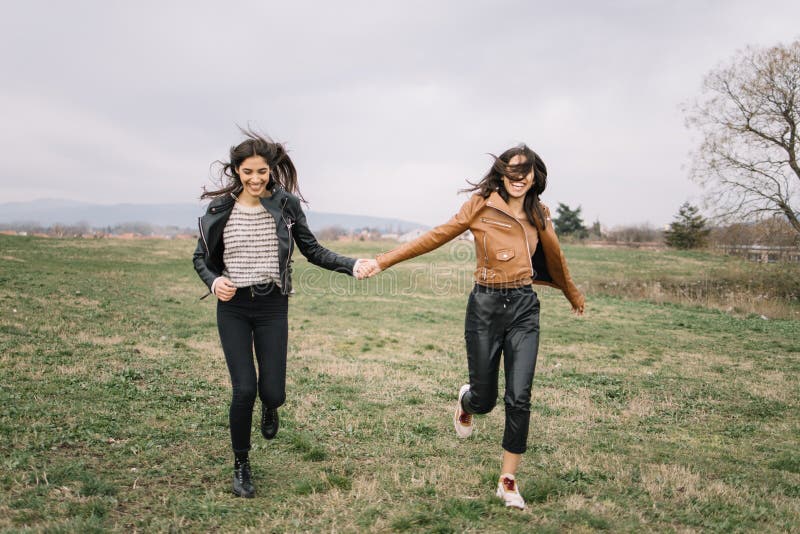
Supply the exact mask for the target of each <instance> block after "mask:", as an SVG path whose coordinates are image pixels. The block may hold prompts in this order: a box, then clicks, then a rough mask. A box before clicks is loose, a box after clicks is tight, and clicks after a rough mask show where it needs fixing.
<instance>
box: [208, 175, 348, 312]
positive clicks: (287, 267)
mask: <svg viewBox="0 0 800 534" xmlns="http://www.w3.org/2000/svg"><path fill="white" fill-rule="evenodd" d="M235 202H236V198H235V197H234V196H233V195H231V196H223V197H218V198H215V199H214V200H212V201H211V203H210V204H209V205H208V208H207V209H206V214H205V215H203V216H202V217H200V218H199V219H198V221H197V224H198V227H199V229H200V238H199V239H198V240H197V248H196V249H195V251H194V256H193V259H194V270H195V271H197V274H198V275H199V276H200V278H201V279H202V280H203V282H205V284H206V286H208V288H209V289H208V293H206V294H205V295H203V296H202V297H201V298H206V297H207V296H208V295H210V294H211V284H212V283H214V280H215V279H216V278H217V277H219V276H221V274H222V271H223V269H224V264H223V262H222V253H223V251H224V249H225V245H224V244H223V242H222V231H223V230H224V229H225V224H226V223H227V222H228V218H229V217H230V215H231V211H232V210H233V205H234V203H235ZM261 205H262V206H264V208H265V209H266V210H267V212H268V213H269V214H270V215H272V216H273V217H274V218H275V227H276V230H277V233H278V260H279V262H280V279H281V292H282V293H283V294H284V295H288V294H289V293H291V292H292V277H291V273H292V266H291V264H292V261H293V260H292V252H293V251H294V243H297V246H298V247H299V248H300V252H302V253H303V256H305V257H306V258H308V261H310V262H311V263H313V264H314V265H318V266H320V267H322V268H324V269H329V270H331V271H337V272H342V273H347V274H349V275H351V276H352V274H353V267H354V266H355V263H356V260H355V259H353V258H348V257H346V256H340V255H339V254H336V253H335V252H333V251H331V250H328V249H327V248H325V247H323V246H322V245H320V244H319V242H317V238H316V237H314V234H312V233H311V230H310V229H309V228H308V222H307V221H306V216H305V214H304V213H303V209H302V208H301V207H300V199H298V198H297V197H296V196H294V195H292V194H291V193H288V192H287V191H286V190H284V189H283V188H281V187H278V186H276V187H273V188H272V196H270V197H267V198H262V199H261ZM290 234H291V235H290Z"/></svg>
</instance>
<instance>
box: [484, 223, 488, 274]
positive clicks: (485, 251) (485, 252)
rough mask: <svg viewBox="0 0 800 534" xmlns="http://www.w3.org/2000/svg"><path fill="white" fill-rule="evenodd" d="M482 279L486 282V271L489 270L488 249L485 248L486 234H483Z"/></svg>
mask: <svg viewBox="0 0 800 534" xmlns="http://www.w3.org/2000/svg"><path fill="white" fill-rule="evenodd" d="M483 260H484V262H483V263H484V265H483V279H484V280H486V269H488V268H489V249H487V248H486V232H484V233H483Z"/></svg>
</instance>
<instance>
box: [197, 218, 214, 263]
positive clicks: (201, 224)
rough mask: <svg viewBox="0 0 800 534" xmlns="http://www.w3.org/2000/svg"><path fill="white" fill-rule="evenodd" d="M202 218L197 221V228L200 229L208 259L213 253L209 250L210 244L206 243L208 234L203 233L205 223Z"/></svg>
mask: <svg viewBox="0 0 800 534" xmlns="http://www.w3.org/2000/svg"><path fill="white" fill-rule="evenodd" d="M200 219H201V218H198V219H197V227H198V228H199V229H200V238H201V239H202V240H203V246H204V247H205V248H206V257H208V256H210V255H211V251H209V250H208V242H207V241H206V234H204V233H203V223H202V222H201V220H200Z"/></svg>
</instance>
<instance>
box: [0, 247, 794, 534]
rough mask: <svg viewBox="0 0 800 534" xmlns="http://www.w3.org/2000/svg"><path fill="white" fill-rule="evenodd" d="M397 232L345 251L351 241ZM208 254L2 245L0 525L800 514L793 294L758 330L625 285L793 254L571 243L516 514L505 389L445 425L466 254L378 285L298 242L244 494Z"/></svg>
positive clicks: (487, 525) (751, 526)
mask: <svg viewBox="0 0 800 534" xmlns="http://www.w3.org/2000/svg"><path fill="white" fill-rule="evenodd" d="M385 246H388V244H381V243H377V244H375V243H333V244H331V247H332V248H334V249H335V250H337V251H339V252H342V253H346V254H349V255H351V256H371V255H373V254H374V253H376V252H379V251H381V250H383V247H385ZM193 248H194V243H191V242H188V241H160V240H143V241H115V240H56V239H37V238H28V237H8V236H0V376H2V380H0V403H2V404H1V405H2V406H3V409H2V410H1V411H0V461H2V469H0V529H4V530H7V531H21V530H25V529H28V528H30V529H32V530H35V531H47V532H105V531H109V530H111V531H133V530H137V531H148V532H151V531H153V532H159V531H171V530H180V531H194V532H207V531H215V530H222V531H232V530H246V529H250V530H253V531H270V532H295V531H334V530H335V531H345V532H352V531H364V530H372V531H398V532H419V531H425V532H461V531H464V530H472V531H492V532H500V531H508V532H513V531H537V532H561V531H591V530H608V531H650V530H655V531H667V532H672V531H700V530H703V531H705V530H708V531H712V532H714V531H720V532H728V531H752V530H763V531H770V532H771V531H792V530H795V529H796V528H797V525H798V524H800V457H798V453H797V451H798V450H800V415H799V414H800V409H799V408H800V402H799V400H798V397H799V396H798V393H800V321H798V320H796V319H790V318H791V317H796V315H795V314H796V313H797V304H796V301H794V300H792V298H791V296H788V297H787V296H784V297H779V296H772V297H770V298H765V299H762V300H763V301H764V303H765V305H766V306H768V307H769V306H772V308H769V309H775V310H781V313H780V314H775V315H774V316H773V315H769V314H767V315H768V316H769V317H770V318H769V320H764V319H762V318H761V317H760V315H761V313H763V310H762V311H761V312H760V313H755V312H754V313H750V311H749V310H748V309H746V308H744V307H743V308H740V309H732V310H731V311H730V312H726V311H725V309H726V306H724V305H723V304H724V303H721V302H719V301H717V300H715V298H716V297H715V298H709V300H708V302H705V301H702V302H701V299H695V298H686V299H683V300H682V298H681V295H680V294H679V293H675V294H674V295H672V296H670V297H669V298H667V297H665V296H664V295H666V294H667V293H665V292H662V294H661V296H659V295H658V294H655V293H651V294H646V292H644V293H643V292H636V291H633V290H632V289H631V288H632V287H635V286H636V284H650V283H652V282H653V281H655V280H661V281H663V280H666V279H673V280H676V281H681V283H683V284H684V285H685V286H687V287H688V286H691V284H692V283H694V281H697V280H702V279H703V278H704V277H706V278H708V277H710V276H711V275H710V274H709V273H718V274H719V273H721V274H720V276H723V275H724V276H727V278H728V279H736V280H744V278H742V276H744V275H742V273H750V274H748V276H752V279H753V280H760V282H759V283H760V284H762V285H764V284H766V285H770V284H771V285H770V287H777V286H778V285H780V284H779V283H778V282H774V283H773V282H769V277H776V276H779V275H780V272H779V271H778V270H776V269H780V268H782V267H774V266H754V265H753V264H746V263H744V262H739V263H737V261H738V260H732V259H730V258H722V257H718V256H711V255H707V254H703V253H677V252H645V251H628V250H597V249H591V248H587V247H579V246H570V247H567V248H566V255H567V258H568V259H569V261H570V266H571V268H572V271H573V275H574V277H575V279H576V281H577V282H578V283H579V284H580V285H581V286H582V287H583V288H584V289H585V290H586V291H587V297H588V300H587V314H586V316H585V317H583V318H580V319H577V318H574V317H573V316H572V315H571V314H570V310H569V306H568V303H567V301H566V300H565V299H564V298H563V296H562V295H561V294H560V293H559V292H557V291H555V290H552V289H549V288H539V289H537V291H538V293H539V296H540V299H541V301H542V315H541V325H542V338H541V347H540V358H539V362H538V365H537V374H536V378H535V380H534V388H533V392H534V398H533V406H532V411H531V433H530V438H529V441H528V443H529V451H528V453H527V454H526V455H525V458H524V461H523V464H522V466H521V468H520V472H519V476H518V480H519V481H520V486H521V489H522V492H523V495H524V496H525V498H526V499H527V501H528V503H529V507H528V509H527V510H525V511H523V512H518V511H514V510H506V509H505V508H504V507H503V506H502V505H501V504H500V503H499V501H497V499H496V498H494V497H493V492H494V486H495V484H496V480H497V476H498V475H499V472H498V470H499V455H500V441H501V438H502V428H503V410H502V403H501V404H499V405H498V408H497V409H495V410H494V411H493V412H492V413H490V414H488V415H487V416H483V417H478V418H477V419H476V432H475V435H474V436H473V437H472V438H471V439H469V440H466V441H460V440H457V439H456V438H455V437H454V435H453V434H454V433H453V431H452V428H451V424H452V423H451V416H452V414H451V410H452V407H453V404H454V401H455V396H456V392H457V389H458V386H459V385H460V384H462V383H463V382H465V381H466V379H467V370H466V361H465V356H464V347H463V320H464V308H465V302H466V295H467V292H468V291H469V287H470V285H471V284H470V276H471V269H472V265H473V260H472V256H471V252H470V250H469V247H468V246H465V245H463V244H455V245H454V246H452V247H445V248H444V249H442V250H440V251H437V252H435V253H433V254H430V255H428V256H425V257H422V258H418V259H416V260H413V261H410V262H407V263H405V264H402V265H399V266H397V267H396V268H393V269H391V270H389V271H388V272H386V273H382V274H381V275H379V276H378V277H376V278H374V279H371V280H369V281H366V282H357V281H355V280H353V279H351V278H347V277H343V276H329V275H328V273H327V272H324V271H321V270H319V269H317V268H316V267H313V266H310V265H309V264H308V263H307V262H306V261H305V260H304V259H302V257H301V256H300V255H299V254H298V255H297V256H296V262H295V273H294V278H295V285H296V289H297V292H296V294H295V295H294V296H293V297H292V298H291V300H290V348H289V364H288V377H287V378H288V399H287V403H286V405H285V406H284V407H283V408H282V409H281V431H280V432H279V434H278V436H277V437H276V439H274V440H273V441H270V442H266V441H264V440H263V439H262V438H261V436H260V433H259V432H258V429H257V428H254V432H253V445H254V447H253V451H252V453H251V459H252V464H253V470H254V477H255V482H256V485H257V491H258V493H257V496H256V498H255V499H253V500H241V499H236V498H235V497H233V496H232V495H231V494H230V489H229V485H230V477H231V464H232V458H231V454H230V451H229V434H228V426H227V407H228V401H229V396H230V391H229V385H228V373H227V370H226V368H225V363H224V359H223V357H222V352H221V350H220V347H219V341H218V337H217V332H216V323H215V316H214V309H215V304H214V302H213V300H212V299H206V300H203V301H200V300H198V299H199V297H200V296H201V295H202V294H203V293H204V287H203V285H202V283H201V282H200V281H199V279H198V278H197V277H196V275H195V274H194V272H193V270H192V267H191V263H190V255H191V252H192V250H193ZM760 268H764V270H763V271H757V269H760ZM790 268H791V267H789V268H787V269H790ZM604 280H605V281H614V280H617V281H627V282H626V284H627V286H626V287H627V288H625V289H623V290H614V289H613V287H612V289H608V288H607V287H604V286H603V281H604ZM784 282H785V285H786V284H791V283H792V281H791V280H790V281H783V282H781V283H784ZM623 285H625V284H623ZM679 285H680V284H679ZM766 285H765V286H764V287H766ZM618 287H619V286H618ZM662 287H665V285H663V284H662ZM734 298H738V297H734ZM765 309H767V308H765ZM779 316H780V317H789V318H785V319H780V318H777V319H776V318H774V317H779ZM501 381H502V377H501ZM501 388H502V384H501ZM501 391H502V389H501ZM256 419H257V418H256Z"/></svg>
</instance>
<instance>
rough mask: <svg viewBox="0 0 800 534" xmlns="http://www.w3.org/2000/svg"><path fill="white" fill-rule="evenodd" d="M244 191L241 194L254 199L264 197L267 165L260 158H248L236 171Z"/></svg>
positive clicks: (267, 174)
mask: <svg viewBox="0 0 800 534" xmlns="http://www.w3.org/2000/svg"><path fill="white" fill-rule="evenodd" d="M236 172H237V173H238V174H239V179H240V180H241V181H242V186H243V187H244V189H243V190H242V193H243V194H245V195H249V196H252V197H255V198H259V197H261V196H263V195H264V192H265V191H266V190H267V184H268V183H269V165H268V164H267V162H266V160H265V159H264V158H263V157H261V156H250V157H249V158H247V159H246V160H244V161H243V162H242V164H241V165H239V168H238V169H236Z"/></svg>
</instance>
